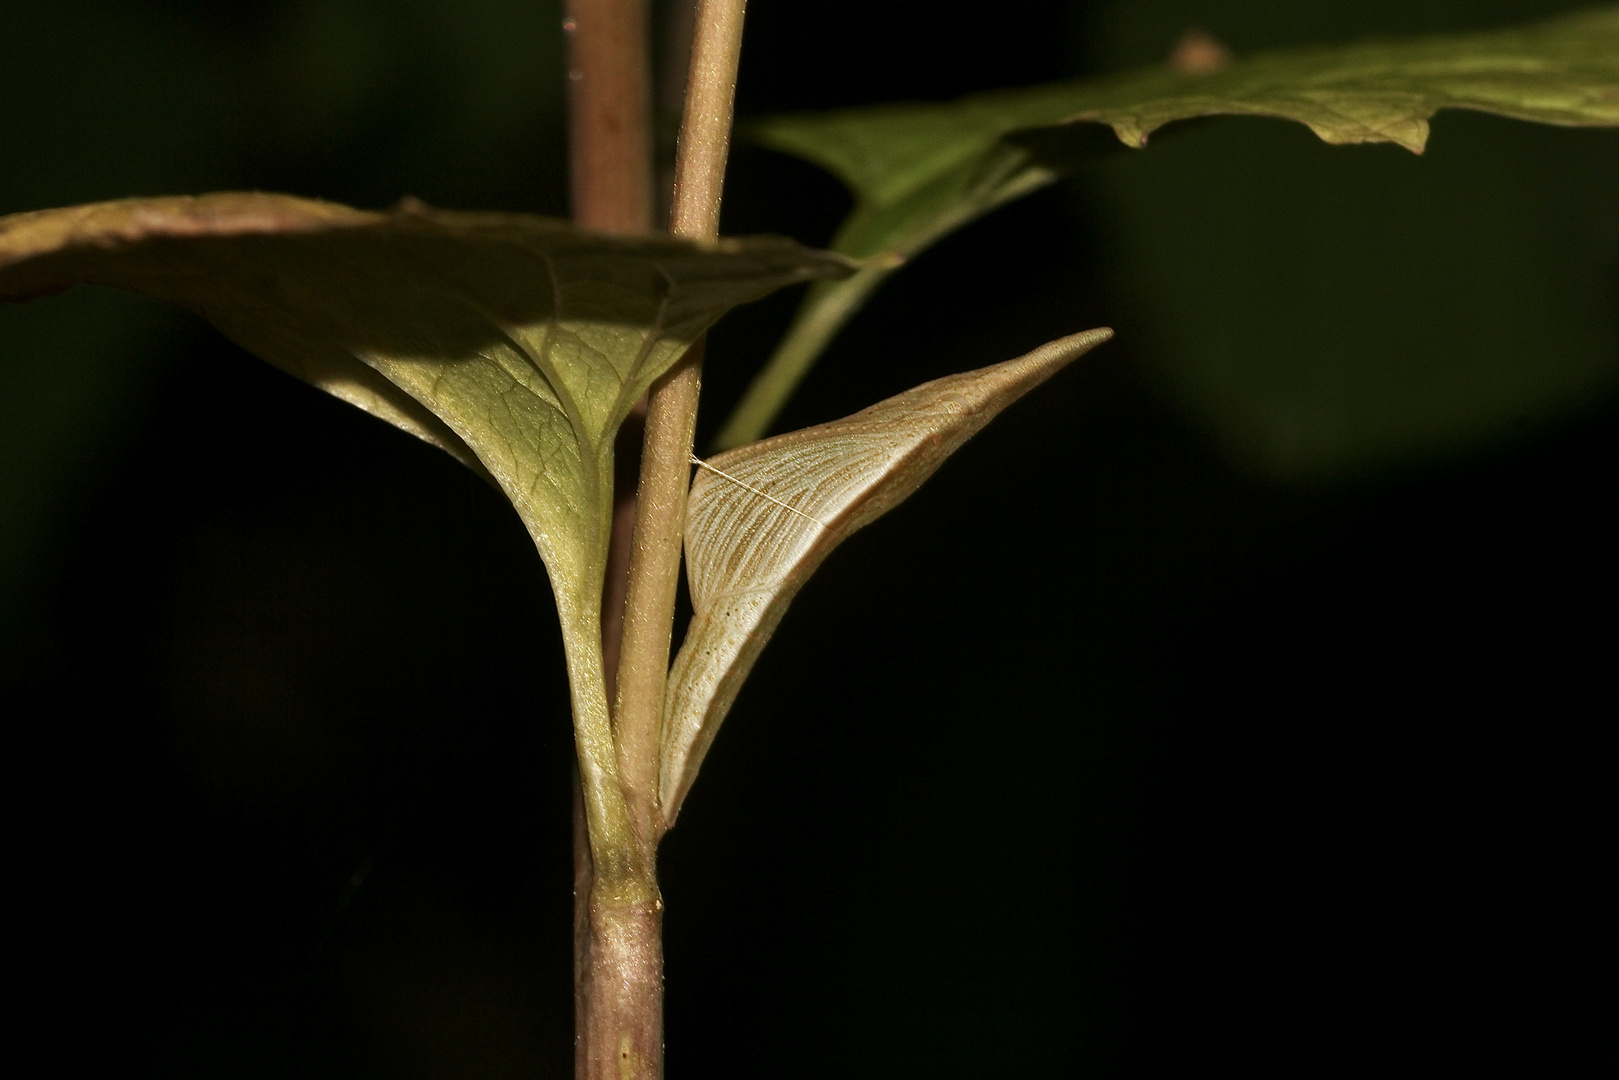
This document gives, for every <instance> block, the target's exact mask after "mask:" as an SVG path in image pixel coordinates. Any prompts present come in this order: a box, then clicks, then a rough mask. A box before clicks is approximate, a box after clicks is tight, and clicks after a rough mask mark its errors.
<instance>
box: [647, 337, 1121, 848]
mask: <svg viewBox="0 0 1619 1080" xmlns="http://www.w3.org/2000/svg"><path fill="white" fill-rule="evenodd" d="M1112 336H1113V331H1111V330H1107V329H1101V330H1087V331H1085V332H1084V333H1080V334H1074V335H1071V336H1069V337H1065V338H1059V339H1058V340H1056V341H1053V342H1050V343H1048V344H1046V345H1042V346H1041V347H1040V348H1038V349H1035V350H1034V351H1033V352H1031V353H1029V354H1027V355H1025V356H1021V357H1019V358H1018V359H1016V360H1008V361H1007V362H1005V363H1003V364H996V365H994V366H992V367H987V368H980V369H979V370H977V371H968V372H963V373H962V374H960V375H951V376H948V377H946V378H943V379H938V380H935V381H934V382H930V383H924V384H922V385H921V386H918V387H916V388H915V389H913V390H908V391H906V392H905V393H903V394H899V395H897V396H895V397H891V398H889V399H888V400H887V401H882V402H879V403H877V404H876V405H873V406H872V407H871V408H869V409H864V410H862V411H860V412H858V413H855V414H854V415H853V416H849V417H845V418H844V419H842V420H837V421H834V422H832V423H830V424H821V425H818V426H816V427H812V428H805V429H804V430H802V431H794V432H790V433H788V434H786V435H778V436H776V437H774V438H771V439H766V440H764V441H763V442H757V443H751V444H749V445H747V446H743V447H739V448H737V449H734V450H730V451H727V452H726V453H723V454H719V455H717V456H716V457H714V458H713V459H711V460H710V461H707V462H704V463H702V464H703V467H702V468H701V469H700V470H699V471H698V474H697V477H696V479H695V480H694V481H693V483H692V488H691V495H690V498H689V500H688V502H687V504H686V571H687V578H688V579H689V581H690V583H691V597H692V609H693V613H692V619H691V624H690V626H689V628H688V629H687V631H686V638H685V641H683V642H682V643H681V646H680V652H679V653H678V654H677V655H676V657H675V662H674V666H673V668H671V670H670V672H669V682H668V688H667V690H666V692H665V697H664V715H663V740H662V749H661V752H660V756H659V780H658V790H659V804H660V807H661V809H662V813H663V817H664V821H665V822H666V824H671V825H672V824H673V823H674V820H675V815H677V814H678V813H679V812H680V804H681V803H682V802H683V801H684V800H685V797H686V794H687V792H688V791H690V790H691V785H692V782H693V781H694V780H696V778H697V770H698V769H699V768H700V767H701V766H702V763H703V757H704V755H706V754H707V753H708V748H709V745H710V744H711V743H712V742H713V741H714V736H715V734H716V733H717V732H718V731H719V727H720V724H721V722H722V721H723V720H724V719H725V714H726V713H727V712H729V711H730V708H731V703H732V702H733V701H734V700H735V699H736V695H737V691H738V690H740V689H741V687H742V683H743V680H745V679H746V678H747V676H748V672H749V671H751V670H752V668H753V663H754V661H755V660H756V659H758V656H759V653H760V651H761V650H763V649H764V647H765V644H766V643H767V642H768V641H769V640H770V636H771V634H773V633H775V630H776V626H777V625H778V624H779V623H780V622H781V618H782V616H783V615H785V614H786V612H787V605H788V604H790V603H791V602H792V599H793V597H794V596H795V595H797V593H798V590H799V588H800V587H802V586H803V584H804V582H805V581H806V580H808V578H809V576H810V575H811V574H813V573H814V572H815V569H816V568H817V567H819V566H820V565H821V563H822V561H823V560H825V558H826V557H827V556H828V555H829V554H831V553H832V549H833V548H835V547H837V546H838V545H839V544H841V543H842V542H843V541H844V540H845V539H846V538H847V537H848V536H849V535H850V534H851V533H853V532H855V530H857V529H860V528H862V527H864V526H866V525H868V524H870V523H871V522H873V521H875V520H876V519H877V518H879V517H881V516H882V515H883V514H885V513H887V512H888V511H889V510H891V509H893V508H894V507H895V506H898V505H899V504H900V503H901V502H903V501H904V500H905V499H907V498H908V497H910V495H911V493H912V492H914V491H915V490H916V489H917V488H918V487H920V486H921V485H922V482H923V481H924V480H926V479H927V478H928V477H929V476H932V475H933V473H934V472H935V471H936V470H937V469H938V468H939V466H940V465H942V464H944V461H945V459H946V458H948V457H949V456H950V455H951V454H953V453H955V452H956V450H958V449H959V448H960V447H961V445H962V444H963V443H965V442H966V441H967V440H968V439H970V438H972V436H974V435H975V434H977V433H978V432H979V431H980V430H982V429H983V427H984V425H985V424H988V423H989V422H990V421H991V420H993V419H995V417H996V416H997V415H999V414H1000V413H1001V411H1002V410H1004V409H1005V408H1006V407H1007V406H1009V405H1011V404H1012V403H1013V402H1014V401H1016V400H1017V399H1018V398H1020V397H1022V396H1023V395H1024V394H1026V393H1028V392H1029V391H1030V390H1032V389H1034V387H1036V386H1038V385H1040V384H1041V383H1042V382H1044V381H1045V380H1047V379H1049V378H1050V377H1051V376H1052V375H1055V374H1056V373H1057V372H1058V371H1060V370H1062V368H1063V367H1065V366H1066V365H1067V364H1069V363H1071V362H1072V361H1074V360H1076V359H1078V358H1079V357H1081V356H1083V355H1084V354H1085V353H1087V352H1089V351H1090V350H1091V349H1094V348H1095V347H1096V346H1098V345H1100V344H1101V343H1102V342H1104V341H1106V340H1108V339H1109V338H1111V337H1112Z"/></svg>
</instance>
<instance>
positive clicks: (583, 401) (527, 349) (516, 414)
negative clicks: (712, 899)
mask: <svg viewBox="0 0 1619 1080" xmlns="http://www.w3.org/2000/svg"><path fill="white" fill-rule="evenodd" d="M849 270H850V265H849V263H848V261H847V260H845V259H842V258H841V257H838V256H835V255H829V254H825V253H815V252H810V251H808V250H806V249H804V248H801V247H799V246H798V245H797V244H794V243H792V242H791V241H786V240H779V239H772V238H763V239H758V240H748V241H725V242H720V243H715V244H708V245H703V244H694V243H691V242H689V241H683V240H675V239H673V238H670V237H661V236H644V237H608V236H598V235H594V234H589V233H584V232H581V231H579V230H577V229H574V228H573V227H572V226H570V225H567V224H566V223H562V222H556V221H550V220H547V219H543V218H537V217H532V216H528V215H499V214H465V213H450V212H444V211H434V210H430V209H428V208H426V207H423V206H421V205H420V204H406V205H403V206H401V207H400V208H398V209H396V210H394V211H392V212H389V213H381V214H379V213H372V212H367V211H361V210H355V209H352V208H350V207H343V206H336V205H334V204H330V203H322V202H316V201H313V200H308V199H298V198H295V197H292V196H286V195H266V194H244V193H219V194H214V195H205V196H198V197H173V198H163V199H136V200H124V201H120V202H114V203H100V204H91V205H88V206H81V207H67V208H63V209H59V210H48V211H38V212H34V213H30V214H19V215H12V216H10V217H6V218H0V299H26V298H29V297H31V296H35V295H39V294H41V293H46V292H50V291H54V290H59V289H62V288H65V287H67V286H70V285H73V284H78V283H96V284H105V285H114V286H120V287H123V288H129V289H133V290H135V291H138V292H144V293H147V294H148V295H152V296H155V297H157V298H159V299H163V300H168V301H170V302H173V303H176V304H178V305H180V306H182V307H186V308H189V309H191V310H193V311H195V312H197V313H198V314H200V315H202V316H203V317H204V318H206V319H208V320H209V321H210V322H212V323H214V325H215V326H217V327H219V328H220V329H221V330H222V331H224V332H225V333H226V335H227V336H229V337H232V338H234V339H235V340H236V341H237V342H238V343H239V344H242V345H243V346H244V347H246V348H248V349H250V350H252V351H254V352H256V353H257V354H259V355H260V356H262V357H263V358H264V359H266V360H268V361H270V362H271V363H273V364H275V365H276V366H277V367H281V368H282V369H283V370H286V371H288V372H289V373H291V374H293V375H295V376H298V377H300V378H304V379H306V380H307V381H310V382H313V383H314V384H315V385H317V386H320V387H321V388H322V389H326V390H327V391H328V392H331V393H334V394H336V395H337V396H339V397H342V398H344V400H347V401H349V402H351V403H352V404H356V405H358V406H359V407H361V408H364V409H366V410H367V411H369V412H372V413H373V414H375V415H377V416H379V417H381V418H382V419H384V420H387V421H388V422H390V423H393V424H395V425H396V426H399V427H401V428H403V429H405V430H407V431H409V432H411V433H412V434H415V435H417V436H419V437H424V438H427V439H428V441H430V442H434V443H436V444H437V445H440V446H443V447H444V448H446V449H448V450H450V451H451V452H452V453H456V455H457V456H458V457H461V458H462V459H463V460H468V459H470V460H472V461H475V462H476V463H478V464H479V465H480V466H481V468H482V469H483V470H485V471H486V473H487V475H489V476H491V477H492V478H493V479H494V480H495V481H496V483H497V484H498V485H499V486H500V488H501V489H502V491H503V492H504V493H505V494H506V495H507V497H508V498H509V499H510V500H511V502H512V504H513V506H514V507H515V508H516V509H517V512H518V515H519V517H520V518H521V519H522V520H523V524H524V526H525V527H526V528H527V529H528V532H529V534H530V536H531V537H532V538H533V540H534V543H535V546H536V547H537V548H538V549H539V552H540V556H541V558H542V559H543V561H544V562H545V566H546V569H547V572H548V573H549V575H550V579H551V584H552V591H553V593H554V594H555V597H556V603H557V611H558V615H559V618H560V620H561V623H562V630H563V639H564V645H565V651H566V654H567V661H568V668H569V683H570V687H571V688H572V693H573V712H574V721H575V729H576V732H577V736H578V743H579V747H580V765H581V768H582V769H583V770H584V780H585V789H586V804H587V810H588V812H589V814H590V817H591V828H590V833H591V836H592V842H593V844H594V845H597V848H598V851H599V852H600V853H602V854H603V855H604V856H605V855H606V853H607V852H608V851H609V849H611V848H612V843H610V841H611V840H612V839H613V838H619V839H623V838H626V837H628V835H629V832H628V829H629V826H628V819H627V817H626V816H625V813H624V808H623V796H622V792H620V791H618V789H617V785H616V783H612V782H610V781H611V778H612V777H613V776H614V775H616V768H617V766H616V759H615V755H614V750H613V743H612V734H611V727H610V721H609V717H608V705H607V695H606V688H605V684H604V681H603V672H602V664H601V630H600V617H601V612H600V606H601V589H602V578H603V574H604V571H605V564H606V551H607V543H608V538H609V535H610V529H611V514H612V490H611V485H612V450H613V434H614V432H615V430H616V429H617V426H618V424H619V422H620V421H621V420H622V419H623V417H624V415H625V414H626V413H627V412H628V411H629V409H630V407H631V405H632V404H633V402H634V401H635V399H636V398H637V397H638V396H639V395H640V394H641V393H642V392H643V391H644V390H645V389H646V388H647V386H649V385H650V384H651V382H652V381H653V380H654V379H656V378H657V376H658V375H660V374H661V373H662V372H663V371H664V370H666V369H667V368H668V367H669V366H671V365H672V364H674V363H675V361H677V360H678V359H679V357H680V356H681V355H682V354H683V353H684V351H685V350H686V348H687V347H688V346H689V345H690V344H691V342H692V341H693V340H695V338H696V337H697V335H698V334H699V333H701V332H702V330H704V329H706V328H707V326H708V325H709V324H710V323H712V322H713V321H714V320H715V319H717V318H718V317H719V316H720V315H721V314H723V312H724V311H725V310H727V309H728V308H729V307H731V306H733V305H734V304H737V303H741V302H744V301H747V300H751V299H757V298H758V297H759V296H762V295H764V294H765V293H767V292H769V291H771V290H772V289H774V288H777V287H779V286H781V285H785V284H790V283H792V282H795V281H803V280H810V279H814V278H818V277H826V276H835V275H837V274H843V273H847V272H849ZM620 846H622V845H620ZM611 870H612V868H611V867H608V866H606V865H605V864H599V865H598V867H597V872H598V874H599V875H602V874H607V875H609V876H611Z"/></svg>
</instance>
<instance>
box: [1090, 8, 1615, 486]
mask: <svg viewBox="0 0 1619 1080" xmlns="http://www.w3.org/2000/svg"><path fill="white" fill-rule="evenodd" d="M1556 6H1557V5H1548V4H1546V3H1543V2H1533V0H1523V2H1518V3H1512V2H1509V0H1498V2H1493V3H1484V4H1480V3H1448V2H1435V3H1424V4H1419V5H1402V4H1393V3H1365V4H1357V5H1332V4H1328V5H1310V6H1308V7H1300V6H1298V5H1291V4H1280V3H1266V2H1263V0H1261V2H1253V0H1227V2H1220V0H1206V2H1183V0H1168V2H1153V0H1149V2H1145V3H1136V4H1118V5H1112V6H1108V7H1105V8H1102V9H1099V10H1098V12H1097V14H1096V16H1095V18H1094V19H1093V22H1092V27H1093V36H1092V37H1091V39H1090V48H1091V49H1092V50H1093V54H1094V56H1095V57H1096V58H1097V62H1098V64H1099V65H1100V66H1101V67H1103V68H1105V69H1110V70H1111V69H1115V68H1117V69H1125V68H1129V67H1131V66H1134V65H1136V64H1141V63H1148V62H1151V61H1153V60H1157V59H1162V57H1163V54H1164V49H1163V43H1164V42H1165V41H1173V40H1175V38H1176V36H1177V35H1178V34H1180V33H1181V32H1182V31H1183V30H1185V29H1186V28H1187V27H1199V28H1203V29H1205V30H1207V31H1208V32H1210V33H1212V34H1214V36H1215V37H1216V38H1218V39H1219V40H1220V41H1222V42H1223V43H1225V44H1226V45H1227V46H1228V47H1229V48H1231V49H1232V50H1233V51H1235V52H1236V54H1237V55H1239V56H1240V55H1243V54H1246V53H1251V52H1253V51H1256V50H1259V49H1264V48H1268V47H1274V46H1278V45H1285V44H1296V43H1302V42H1306V41H1309V42H1327V41H1343V40H1353V39H1355V38H1357V37H1364V36H1367V35H1371V34H1377V35H1384V34H1393V33H1431V32H1445V31H1459V30H1463V29H1472V28H1477V27H1483V26H1491V25H1502V24H1506V23H1510V22H1513V21H1516V20H1527V19H1533V18H1537V17H1541V16H1544V15H1545V14H1546V13H1547V12H1548V11H1549V10H1551V9H1552V8H1554V7H1556ZM1433 132H1434V133H1433V136H1432V138H1431V139H1430V141H1429V144H1428V150H1427V153H1426V154H1424V155H1423V156H1422V157H1421V158H1413V157H1411V156H1409V155H1406V154H1401V153H1397V152H1394V150H1393V148H1392V147H1385V146H1378V147H1356V148H1344V149H1335V148H1329V147H1325V146H1322V145H1320V144H1319V143H1317V142H1315V141H1314V140H1313V139H1311V138H1309V137H1306V135H1305V133H1303V132H1301V131H1298V130H1295V129H1291V128H1289V127H1287V126H1286V125H1282V124H1277V123H1267V122H1265V121H1262V120H1249V119H1222V120H1216V121H1211V122H1209V123H1206V124H1204V125H1201V126H1199V127H1198V128H1196V129H1195V130H1189V131H1182V132H1179V133H1175V134H1174V135H1173V136H1172V137H1170V136H1168V133H1166V137H1163V138H1161V139H1159V140H1156V141H1155V143H1154V144H1153V145H1152V146H1151V147H1150V148H1149V152H1148V153H1144V154H1128V155H1114V156H1113V157H1111V158H1110V159H1109V160H1108V161H1107V162H1106V163H1104V164H1103V165H1102V166H1101V167H1100V168H1099V170H1098V171H1097V173H1096V174H1095V175H1094V176H1093V177H1092V178H1091V180H1090V182H1089V183H1088V184H1086V185H1085V186H1084V188H1083V191H1084V194H1085V197H1087V198H1089V199H1092V200H1094V201H1095V205H1096V213H1097V216H1098V220H1099V221H1100V222H1101V223H1102V228H1103V231H1104V236H1105V242H1106V244H1107V246H1108V252H1109V260H1110V265H1111V266H1112V268H1113V273H1112V274H1111V275H1110V276H1111V281H1112V284H1113V287H1114V288H1115V289H1116V290H1117V293H1116V296H1117V298H1118V300H1119V301H1120V302H1121V303H1122V304H1124V305H1126V306H1127V308H1128V310H1129V312H1130V314H1131V315H1132V316H1134V318H1135V319H1136V320H1138V321H1139V326H1140V329H1141V331H1142V334H1143V337H1144V341H1143V348H1144V349H1145V350H1146V351H1147V352H1148V354H1149V363H1150V364H1151V367H1152V370H1153V371H1154V373H1155V376H1156V378H1157V379H1158V380H1159V382H1160V384H1161V385H1162V386H1163V388H1164V389H1165V390H1166V391H1167V392H1168V394H1169V395H1170V397H1171V398H1172V400H1174V401H1176V402H1177V403H1178V404H1179V406H1180V407H1181V408H1182V409H1184V410H1185V411H1186V412H1187V414H1188V415H1190V416H1191V417H1193V418H1194V419H1195V420H1196V421H1197V422H1198V423H1199V424H1200V425H1202V426H1203V427H1204V428H1205V429H1206V430H1209V431H1210V432H1212V433H1213V434H1214V435H1215V436H1216V437H1217V438H1218V439H1219V440H1220V442H1221V443H1222V445H1224V446H1225V447H1226V449H1227V451H1228V452H1229V453H1230V454H1231V455H1232V456H1233V458H1234V459H1235V460H1237V461H1238V462H1240V463H1241V464H1242V465H1243V466H1244V467H1247V468H1250V469H1254V470H1256V471H1257V472H1259V473H1261V474H1264V475H1268V476H1273V477H1279V478H1288V479H1301V480H1320V479H1323V478H1326V477H1331V476H1334V475H1343V474H1355V473H1361V474H1364V473H1367V472H1370V471H1373V470H1376V469H1379V468H1386V467H1388V466H1390V465H1394V464H1409V463H1412V462H1417V461H1423V460H1433V459H1435V458H1437V457H1440V456H1443V455H1446V454H1455V453H1457V452H1463V451H1467V450H1472V449H1476V448H1478V447H1480V446H1482V445H1486V444H1488V443H1490V442H1491V441H1495V440H1500V439H1502V438H1505V437H1510V436H1512V435H1514V434H1515V433H1519V432H1522V431H1525V430H1527V429H1530V428H1533V427H1536V426H1539V425H1543V424H1547V423H1552V422H1555V421H1556V420H1557V419H1559V418H1561V417H1566V416H1569V415H1571V414H1577V413H1580V412H1582V411H1585V410H1589V409H1591V408H1593V407H1595V406H1596V405H1597V403H1599V402H1601V401H1604V400H1607V399H1608V397H1609V396H1610V395H1611V394H1612V392H1613V389H1614V386H1615V384H1616V382H1619V199H1615V198H1614V197H1613V193H1614V192H1615V191H1619V132H1612V131H1579V130H1545V129H1541V128H1537V127H1535V126H1534V125H1530V124H1524V123H1517V122H1513V121H1509V120H1502V119H1498V118H1493V117H1484V116H1477V115H1473V114H1463V113H1454V112H1447V113H1442V114H1441V115H1440V116H1439V117H1437V118H1436V120H1435V121H1434V126H1433Z"/></svg>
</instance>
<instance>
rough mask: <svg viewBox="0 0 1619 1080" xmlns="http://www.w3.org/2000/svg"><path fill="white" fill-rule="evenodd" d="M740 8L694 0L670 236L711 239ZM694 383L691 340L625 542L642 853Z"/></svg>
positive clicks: (652, 406) (661, 392)
mask: <svg viewBox="0 0 1619 1080" xmlns="http://www.w3.org/2000/svg"><path fill="white" fill-rule="evenodd" d="M745 6H746V0H701V2H700V3H699V4H698V7H697V19H696V30H695V34H694V36H693V42H692V61H691V70H690V76H689V80H688V82H687V86H686V111H685V116H684V118H683V120H682V123H681V129H680V142H679V145H678V147H677V150H676V155H675V193H674V203H673V206H672V209H671V215H670V217H671V221H670V225H671V230H672V231H673V232H674V233H675V234H676V235H679V236H687V237H691V238H693V239H699V240H712V239H715V238H716V237H717V236H718V235H719V224H720V192H721V190H722V188H723V186H724V182H725V161H726V157H727V155H728V153H729V150H730V144H731V115H732V111H733V108H734V105H735V100H736V70H737V62H738V60H739V59H740V58H741V53H742V16H743V11H744V8H745ZM701 383H702V342H701V341H699V342H698V343H697V344H696V345H694V346H693V347H692V349H691V351H690V352H688V353H687V354H686V357H685V358H684V359H683V360H682V361H681V362H680V363H679V364H677V365H676V366H675V367H674V368H673V369H672V370H671V371H669V373H668V374H666V375H664V376H663V378H662V379H660V380H659V381H658V382H657V383H656V384H655V385H654V386H653V388H652V393H651V395H650V399H649V405H648V409H647V426H646V442H645V444H644V447H643V450H642V455H641V485H640V489H639V502H638V503H637V506H636V516H635V533H634V537H633V539H632V541H631V544H630V582H629V593H628V600H627V604H626V610H627V611H628V612H629V613H630V614H629V615H628V617H627V618H626V620H625V624H624V641H623V650H622V652H621V654H620V658H619V672H618V699H617V706H616V708H615V710H614V716H615V720H616V726H617V733H618V740H619V742H618V748H619V770H620V775H621V776H622V778H623V782H624V791H625V798H626V799H627V800H628V802H629V810H630V819H631V827H632V828H634V829H635V830H636V831H637V834H638V835H639V836H640V837H641V838H642V842H643V843H644V844H646V845H647V847H648V849H649V850H650V849H651V848H652V847H653V846H655V845H656V843H657V837H658V835H659V833H660V832H661V830H662V825H663V823H662V821H661V819H660V817H659V813H658V807H657V783H658V748H659V741H660V728H661V722H662V714H663V691H664V680H665V677H666V675H667V674H668V667H669V641H670V637H671V636H672V628H673V623H674V609H675V589H676V586H677V584H678V582H679V578H680V542H681V536H682V532H683V530H684V528H685V518H686V488H687V486H688V483H689V480H690V477H691V467H690V464H689V461H690V457H691V444H692V433H693V431H694V430H695V428H696V423H697V395H698V390H699V388H700V386H701Z"/></svg>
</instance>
